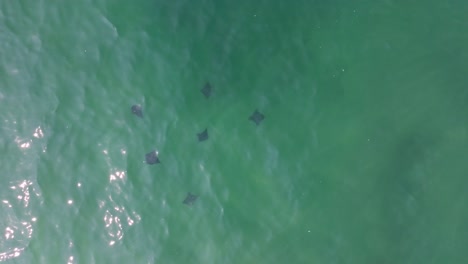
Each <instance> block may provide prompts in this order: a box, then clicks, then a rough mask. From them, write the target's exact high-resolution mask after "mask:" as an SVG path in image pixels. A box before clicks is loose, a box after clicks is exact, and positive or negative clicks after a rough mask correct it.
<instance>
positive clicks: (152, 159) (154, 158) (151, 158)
mask: <svg viewBox="0 0 468 264" xmlns="http://www.w3.org/2000/svg"><path fill="white" fill-rule="evenodd" d="M145 158H146V163H148V164H150V165H153V164H157V163H161V162H160V161H159V158H158V153H157V152H156V151H155V150H153V151H151V152H150V153H147V154H146V155H145Z"/></svg>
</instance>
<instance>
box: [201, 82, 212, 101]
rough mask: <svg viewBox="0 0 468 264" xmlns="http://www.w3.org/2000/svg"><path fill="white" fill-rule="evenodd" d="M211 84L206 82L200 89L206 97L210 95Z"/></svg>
mask: <svg viewBox="0 0 468 264" xmlns="http://www.w3.org/2000/svg"><path fill="white" fill-rule="evenodd" d="M211 90H212V89H211V84H210V83H209V82H207V83H206V84H205V86H203V88H202V89H201V92H202V94H203V95H204V96H205V97H206V98H209V97H210V96H211Z"/></svg>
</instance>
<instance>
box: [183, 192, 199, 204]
mask: <svg viewBox="0 0 468 264" xmlns="http://www.w3.org/2000/svg"><path fill="white" fill-rule="evenodd" d="M197 198H198V195H195V194H191V193H187V197H185V199H184V201H183V203H184V204H186V205H192V204H193V203H194V202H195V200H197Z"/></svg>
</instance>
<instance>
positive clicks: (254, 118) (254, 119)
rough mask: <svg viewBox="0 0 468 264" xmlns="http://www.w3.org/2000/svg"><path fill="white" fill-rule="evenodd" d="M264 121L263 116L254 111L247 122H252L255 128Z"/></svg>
mask: <svg viewBox="0 0 468 264" xmlns="http://www.w3.org/2000/svg"><path fill="white" fill-rule="evenodd" d="M263 119H265V116H264V115H263V114H262V113H260V112H259V111H258V110H255V112H253V114H252V115H251V116H250V117H249V120H251V121H252V122H254V123H255V124H256V125H257V126H258V125H259V124H260V123H261V122H262V121H263Z"/></svg>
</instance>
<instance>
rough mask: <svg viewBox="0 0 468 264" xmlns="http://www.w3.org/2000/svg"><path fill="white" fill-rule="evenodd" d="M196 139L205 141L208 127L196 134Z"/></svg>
mask: <svg viewBox="0 0 468 264" xmlns="http://www.w3.org/2000/svg"><path fill="white" fill-rule="evenodd" d="M197 137H198V141H199V142H201V141H205V140H207V139H208V129H207V128H206V129H205V130H203V132H201V133H198V134H197Z"/></svg>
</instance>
